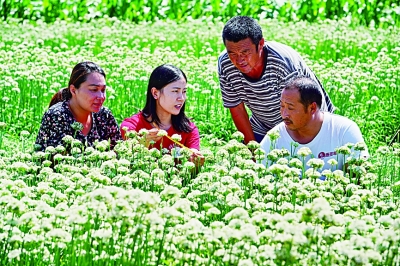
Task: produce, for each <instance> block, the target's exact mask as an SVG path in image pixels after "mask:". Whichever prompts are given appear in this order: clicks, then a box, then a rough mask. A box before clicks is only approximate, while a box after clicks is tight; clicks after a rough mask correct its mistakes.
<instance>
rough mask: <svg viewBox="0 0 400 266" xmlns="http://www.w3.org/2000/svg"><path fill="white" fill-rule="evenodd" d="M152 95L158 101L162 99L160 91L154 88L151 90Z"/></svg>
mask: <svg viewBox="0 0 400 266" xmlns="http://www.w3.org/2000/svg"><path fill="white" fill-rule="evenodd" d="M151 95H153V98H154V99H156V100H157V99H158V98H159V97H160V91H159V90H157V89H156V88H155V87H153V88H151Z"/></svg>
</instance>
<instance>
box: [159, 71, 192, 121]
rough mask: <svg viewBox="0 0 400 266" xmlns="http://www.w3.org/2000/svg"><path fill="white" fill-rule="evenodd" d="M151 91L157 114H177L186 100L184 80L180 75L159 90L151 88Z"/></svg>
mask: <svg viewBox="0 0 400 266" xmlns="http://www.w3.org/2000/svg"><path fill="white" fill-rule="evenodd" d="M152 93H153V97H155V98H156V102H157V114H159V115H165V114H170V115H178V114H179V112H180V111H181V109H182V107H183V104H184V103H185V101H186V80H185V79H184V78H183V77H182V78H181V79H179V80H177V81H174V82H171V83H169V84H168V85H166V86H165V87H164V88H163V89H162V90H160V91H159V90H157V89H156V88H153V89H152Z"/></svg>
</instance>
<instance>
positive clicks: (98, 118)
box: [35, 101, 122, 151]
mask: <svg viewBox="0 0 400 266" xmlns="http://www.w3.org/2000/svg"><path fill="white" fill-rule="evenodd" d="M74 122H77V121H76V120H75V118H74V116H73V115H72V112H71V110H70V109H69V106H68V102H67V101H64V102H59V103H57V104H55V105H53V106H51V107H50V108H49V109H48V110H47V111H46V113H45V114H44V115H43V118H42V124H41V126H40V129H39V133H38V135H37V138H36V142H35V144H39V145H41V148H40V149H39V150H42V151H44V150H45V149H46V148H47V147H48V146H53V147H57V146H58V145H64V143H63V141H62V139H63V137H65V136H66V135H70V136H72V137H74V135H75V138H76V139H78V140H80V141H81V142H82V143H83V144H87V145H88V146H92V145H93V143H94V142H95V141H96V140H98V141H102V140H110V147H111V148H113V147H114V146H115V144H116V142H117V140H121V139H122V138H121V133H120V131H119V127H118V124H117V122H116V121H115V118H114V116H113V115H112V114H111V111H110V110H108V109H107V108H105V107H102V108H101V109H100V111H99V112H97V113H92V128H91V129H90V131H89V133H88V134H87V135H86V136H85V135H83V134H82V132H81V131H80V130H78V131H77V132H76V134H75V130H74V129H73V128H72V126H71V125H72V124H73V123H74Z"/></svg>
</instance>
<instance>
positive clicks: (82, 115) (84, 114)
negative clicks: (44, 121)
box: [68, 99, 92, 126]
mask: <svg viewBox="0 0 400 266" xmlns="http://www.w3.org/2000/svg"><path fill="white" fill-rule="evenodd" d="M68 106H69V109H70V110H71V113H72V115H73V116H74V118H75V120H76V121H77V122H79V123H81V124H82V125H83V126H85V125H87V124H90V123H91V117H92V116H91V115H90V112H88V111H85V110H83V109H82V108H81V107H80V106H79V105H78V104H77V102H76V101H75V100H74V99H71V100H69V102H68Z"/></svg>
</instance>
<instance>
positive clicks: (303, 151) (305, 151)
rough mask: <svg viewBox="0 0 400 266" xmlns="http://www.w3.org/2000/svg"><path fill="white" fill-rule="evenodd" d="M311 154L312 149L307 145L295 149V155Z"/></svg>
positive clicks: (304, 155) (305, 155)
mask: <svg viewBox="0 0 400 266" xmlns="http://www.w3.org/2000/svg"><path fill="white" fill-rule="evenodd" d="M311 154H312V151H311V150H310V148H308V147H301V148H300V149H299V150H298V151H297V155H299V156H301V157H307V156H308V155H311Z"/></svg>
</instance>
